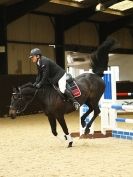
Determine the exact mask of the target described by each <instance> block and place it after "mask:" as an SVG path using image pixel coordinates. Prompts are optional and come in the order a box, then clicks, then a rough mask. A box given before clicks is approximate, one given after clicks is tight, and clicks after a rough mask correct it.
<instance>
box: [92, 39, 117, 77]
mask: <svg viewBox="0 0 133 177" xmlns="http://www.w3.org/2000/svg"><path fill="white" fill-rule="evenodd" d="M118 47H119V44H118V42H117V41H116V40H115V39H113V38H107V39H106V40H105V41H104V42H103V43H102V44H101V45H100V46H99V47H98V48H97V50H96V51H95V52H93V53H91V67H92V71H93V73H95V74H97V75H99V76H100V77H102V76H103V72H104V71H106V70H107V68H108V61H109V52H110V51H112V50H113V49H116V48H118Z"/></svg>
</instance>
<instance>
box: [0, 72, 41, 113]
mask: <svg viewBox="0 0 133 177" xmlns="http://www.w3.org/2000/svg"><path fill="white" fill-rule="evenodd" d="M34 81H35V75H1V76H0V116H4V115H8V111H9V106H10V100H11V95H12V90H13V87H18V86H21V85H23V84H25V83H27V82H32V83H34ZM38 111H39V106H38V105H37V104H31V105H29V107H28V109H27V110H26V111H25V113H24V114H30V113H36V112H38Z"/></svg>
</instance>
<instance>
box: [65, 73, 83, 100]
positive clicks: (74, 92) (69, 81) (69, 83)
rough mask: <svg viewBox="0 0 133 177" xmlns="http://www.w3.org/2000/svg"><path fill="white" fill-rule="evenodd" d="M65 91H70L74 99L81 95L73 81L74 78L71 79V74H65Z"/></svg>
mask: <svg viewBox="0 0 133 177" xmlns="http://www.w3.org/2000/svg"><path fill="white" fill-rule="evenodd" d="M66 87H67V89H69V90H71V92H72V95H73V96H74V97H75V98H76V97H79V96H80V95H81V91H80V89H79V87H78V85H77V83H76V81H75V79H74V78H72V76H71V74H67V85H66Z"/></svg>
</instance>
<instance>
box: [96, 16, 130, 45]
mask: <svg viewBox="0 0 133 177" xmlns="http://www.w3.org/2000/svg"><path fill="white" fill-rule="evenodd" d="M130 23H133V15H129V16H125V17H122V18H120V19H119V20H116V21H113V22H106V23H105V22H104V23H100V24H99V25H98V33H99V41H100V42H102V41H103V40H104V39H105V38H106V37H107V36H109V35H110V34H112V33H114V32H116V31H118V30H119V29H121V28H124V27H127V26H128V25H129V24H130Z"/></svg>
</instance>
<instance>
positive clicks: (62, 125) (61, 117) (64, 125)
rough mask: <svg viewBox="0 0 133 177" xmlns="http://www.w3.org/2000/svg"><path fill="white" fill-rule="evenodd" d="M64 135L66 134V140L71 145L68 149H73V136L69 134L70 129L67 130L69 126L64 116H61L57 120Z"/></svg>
mask: <svg viewBox="0 0 133 177" xmlns="http://www.w3.org/2000/svg"><path fill="white" fill-rule="evenodd" d="M57 120H58V122H59V124H60V126H61V128H62V130H63V132H64V134H65V138H66V140H68V142H69V144H68V147H72V144H73V140H72V137H71V135H70V134H69V132H68V128H67V125H66V121H65V119H64V116H60V117H58V118H57Z"/></svg>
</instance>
